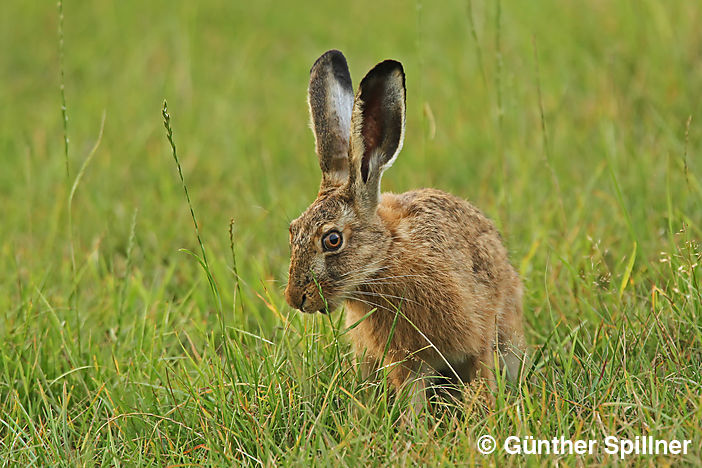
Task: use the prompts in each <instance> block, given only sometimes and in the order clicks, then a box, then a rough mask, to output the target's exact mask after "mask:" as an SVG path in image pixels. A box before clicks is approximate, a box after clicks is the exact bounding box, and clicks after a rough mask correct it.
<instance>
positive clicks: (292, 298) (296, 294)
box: [285, 284, 307, 310]
mask: <svg viewBox="0 0 702 468" xmlns="http://www.w3.org/2000/svg"><path fill="white" fill-rule="evenodd" d="M285 300H286V301H287V302H288V304H289V305H290V307H293V308H295V309H298V310H302V307H303V306H304V305H305V301H306V300H307V294H305V293H304V292H303V291H301V290H300V288H296V287H294V286H293V285H292V284H288V287H287V288H286V289H285Z"/></svg>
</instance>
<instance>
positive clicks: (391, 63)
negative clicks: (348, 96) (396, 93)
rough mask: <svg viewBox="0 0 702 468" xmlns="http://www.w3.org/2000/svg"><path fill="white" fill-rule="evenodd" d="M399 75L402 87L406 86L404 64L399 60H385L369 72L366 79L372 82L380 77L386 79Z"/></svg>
mask: <svg viewBox="0 0 702 468" xmlns="http://www.w3.org/2000/svg"><path fill="white" fill-rule="evenodd" d="M394 73H397V74H399V76H400V77H401V78H402V86H403V87H404V86H405V69H404V68H403V67H402V63H401V62H398V61H397V60H383V61H382V62H380V63H379V64H377V65H376V66H374V67H373V68H372V69H371V71H369V72H368V74H367V75H366V77H365V78H364V79H363V81H366V79H368V80H371V79H375V78H378V77H382V78H386V77H389V76H391V75H392V74H394Z"/></svg>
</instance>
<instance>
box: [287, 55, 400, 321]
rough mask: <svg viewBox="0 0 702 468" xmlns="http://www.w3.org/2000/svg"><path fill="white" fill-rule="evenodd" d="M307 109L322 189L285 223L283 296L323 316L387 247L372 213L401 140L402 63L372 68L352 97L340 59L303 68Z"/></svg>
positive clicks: (375, 267) (379, 263)
mask: <svg viewBox="0 0 702 468" xmlns="http://www.w3.org/2000/svg"><path fill="white" fill-rule="evenodd" d="M309 106H310V115H311V119H312V128H313V131H314V135H315V141H316V152H317V156H318V157H319V166H320V168H321V169H322V183H321V186H320V189H319V194H318V195H317V199H316V200H315V201H314V203H312V204H311V205H310V206H309V207H308V208H307V210H305V212H304V213H302V215H300V217H299V218H297V219H295V220H294V221H293V222H292V223H290V248H291V257H290V277H289V280H288V286H287V288H286V290H285V298H286V300H287V301H288V304H290V306H292V307H294V308H296V309H300V310H301V311H303V312H315V311H320V312H325V311H327V310H333V309H334V308H336V307H337V306H338V305H339V303H340V302H341V301H342V300H343V299H344V298H345V296H347V295H348V294H349V293H350V292H352V291H353V289H354V288H355V287H356V286H358V285H359V284H362V283H363V282H364V280H366V279H367V278H368V277H369V276H371V275H373V274H374V273H376V272H377V271H379V270H381V269H382V268H383V264H384V261H385V259H386V255H387V251H388V249H389V247H390V244H391V243H392V239H391V236H390V234H389V233H388V232H387V228H386V227H385V226H384V225H383V224H382V223H381V221H380V218H379V217H378V215H377V214H376V208H377V206H378V201H379V198H380V179H381V177H382V175H383V171H385V169H387V168H388V167H390V166H391V165H392V163H393V162H394V161H395V158H397V155H398V153H399V152H400V149H401V148H402V141H403V138H404V132H405V75H404V72H403V70H402V65H401V64H400V63H399V62H396V61H394V60H386V61H384V62H381V63H379V64H378V65H376V66H375V67H374V68H373V69H372V70H371V71H370V72H368V74H367V75H366V76H365V78H363V80H362V81H361V85H360V87H359V90H358V93H357V94H356V96H355V98H354V95H353V87H352V85H351V76H350V74H349V70H348V66H347V65H346V59H345V58H344V56H343V54H342V53H341V52H339V51H338V50H330V51H328V52H326V53H325V54H324V55H322V56H321V57H320V58H319V59H317V61H316V62H315V64H314V65H313V66H312V70H310V85H309Z"/></svg>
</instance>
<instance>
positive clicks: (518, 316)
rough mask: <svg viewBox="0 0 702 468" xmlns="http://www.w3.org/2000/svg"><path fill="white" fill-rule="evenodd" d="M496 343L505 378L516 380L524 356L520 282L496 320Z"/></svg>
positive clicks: (524, 342) (524, 343)
mask: <svg viewBox="0 0 702 468" xmlns="http://www.w3.org/2000/svg"><path fill="white" fill-rule="evenodd" d="M497 343H498V349H499V351H500V361H501V365H502V366H504V367H505V368H506V369H507V378H508V379H509V380H511V381H512V382H516V381H517V380H519V377H520V373H521V370H522V365H523V362H524V359H525V358H526V341H525V340H524V325H523V323H522V289H521V285H520V284H516V286H515V291H514V293H513V294H512V295H511V297H510V299H509V300H507V301H506V302H505V304H504V307H503V313H502V317H501V318H500V320H499V322H498V330H497Z"/></svg>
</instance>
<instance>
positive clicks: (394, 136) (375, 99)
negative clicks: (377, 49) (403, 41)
mask: <svg viewBox="0 0 702 468" xmlns="http://www.w3.org/2000/svg"><path fill="white" fill-rule="evenodd" d="M404 137H405V73H404V70H403V69H402V64H401V63H400V62H396V61H395V60H385V61H384V62H380V63H379V64H378V65H376V66H375V67H374V68H373V69H372V70H371V71H369V72H368V74H367V75H366V76H365V78H363V81H361V85H360V87H359V90H358V93H356V101H355V104H354V107H353V115H352V117H351V148H350V153H349V160H350V165H351V169H350V182H351V185H352V187H353V190H354V192H355V196H356V197H357V199H358V201H359V202H360V203H361V204H363V205H366V207H367V208H369V209H371V210H375V207H376V205H377V203H378V197H379V196H380V178H381V177H382V175H383V171H385V169H387V168H388V167H390V166H392V163H394V162H395V159H396V158H397V155H398V154H399V153H400V150H401V149H402V141H403V140H404Z"/></svg>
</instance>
